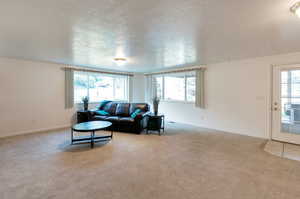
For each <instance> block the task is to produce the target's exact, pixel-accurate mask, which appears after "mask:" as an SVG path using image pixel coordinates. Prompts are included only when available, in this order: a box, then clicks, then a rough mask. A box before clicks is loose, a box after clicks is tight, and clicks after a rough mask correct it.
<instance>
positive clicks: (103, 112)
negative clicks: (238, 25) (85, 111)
mask: <svg viewBox="0 0 300 199" xmlns="http://www.w3.org/2000/svg"><path fill="white" fill-rule="evenodd" d="M95 112H96V114H98V115H102V116H107V115H109V113H108V112H106V111H103V110H101V111H95Z"/></svg>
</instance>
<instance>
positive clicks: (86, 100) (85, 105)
mask: <svg viewBox="0 0 300 199" xmlns="http://www.w3.org/2000/svg"><path fill="white" fill-rule="evenodd" d="M89 100H90V99H89V97H88V96H85V97H83V98H82V102H83V109H84V110H85V111H87V110H88V109H89Z"/></svg>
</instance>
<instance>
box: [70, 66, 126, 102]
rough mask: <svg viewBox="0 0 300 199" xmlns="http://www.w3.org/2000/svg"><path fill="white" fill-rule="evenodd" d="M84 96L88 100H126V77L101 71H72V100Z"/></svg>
mask: <svg viewBox="0 0 300 199" xmlns="http://www.w3.org/2000/svg"><path fill="white" fill-rule="evenodd" d="M84 96H88V97H89V98H90V102H99V101H101V100H120V101H127V100H128V77H127V76H119V75H107V74H101V73H89V72H77V71H75V72H74V102H75V103H80V102H81V100H82V98H83V97H84Z"/></svg>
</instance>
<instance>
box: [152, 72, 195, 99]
mask: <svg viewBox="0 0 300 199" xmlns="http://www.w3.org/2000/svg"><path fill="white" fill-rule="evenodd" d="M195 81H196V78H195V73H194V72H188V73H175V74H166V75H162V76H154V82H155V88H156V96H158V97H160V98H161V99H162V100H165V101H188V102H194V101H195V95H196V91H195V90H196V86H195V85H196V82H195Z"/></svg>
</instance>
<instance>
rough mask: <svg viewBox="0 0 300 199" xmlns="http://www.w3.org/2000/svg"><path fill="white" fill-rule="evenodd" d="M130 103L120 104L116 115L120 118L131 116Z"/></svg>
mask: <svg viewBox="0 0 300 199" xmlns="http://www.w3.org/2000/svg"><path fill="white" fill-rule="evenodd" d="M129 106H130V104H129V103H119V104H118V105H117V108H116V115H118V116H123V117H126V116H129Z"/></svg>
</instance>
